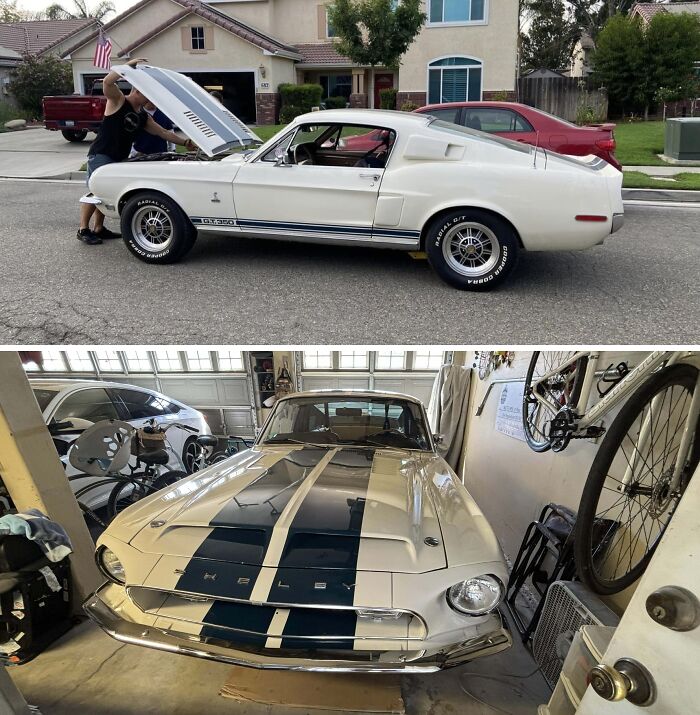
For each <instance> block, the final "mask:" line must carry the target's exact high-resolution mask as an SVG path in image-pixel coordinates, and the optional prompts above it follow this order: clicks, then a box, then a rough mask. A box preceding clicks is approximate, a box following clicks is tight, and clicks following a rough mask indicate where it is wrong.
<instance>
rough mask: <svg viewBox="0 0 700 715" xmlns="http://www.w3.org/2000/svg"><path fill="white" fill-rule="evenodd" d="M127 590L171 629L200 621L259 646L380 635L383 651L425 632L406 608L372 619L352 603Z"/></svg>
mask: <svg viewBox="0 0 700 715" xmlns="http://www.w3.org/2000/svg"><path fill="white" fill-rule="evenodd" d="M128 595H129V597H130V598H131V600H132V601H133V602H134V604H135V605H136V606H138V608H140V609H141V610H142V611H143V612H144V613H148V614H150V615H153V616H157V617H159V619H162V622H163V623H165V622H167V621H173V625H172V629H173V630H178V626H177V623H176V622H181V623H188V624H190V628H192V627H193V626H196V625H200V626H201V630H200V631H199V634H200V635H202V636H204V637H214V638H219V639H222V640H232V641H235V642H236V643H246V644H249V645H260V646H264V645H265V644H266V643H268V639H274V640H275V641H276V644H275V645H276V646H277V647H279V648H286V649H303V648H314V649H318V648H329V649H333V650H338V649H348V650H352V649H353V647H354V642H355V641H356V640H357V639H361V640H362V641H363V642H364V641H366V642H367V643H368V645H369V646H371V641H382V643H381V647H380V648H378V649H379V650H382V651H385V650H387V649H390V650H393V649H405V648H406V646H407V641H420V640H424V639H425V637H426V635H427V629H426V628H425V624H424V623H423V621H422V619H421V618H420V617H419V616H417V615H416V614H413V613H410V612H407V611H405V612H402V613H401V615H400V616H399V617H398V618H391V619H389V618H387V619H385V620H381V619H380V620H375V619H372V618H360V617H358V615H357V613H356V611H355V609H354V608H353V607H343V608H329V607H328V606H293V605H279V606H278V605H274V604H255V603H250V602H247V601H241V600H233V599H231V600H223V599H220V598H211V597H206V596H200V595H198V594H185V593H182V592H177V593H176V592H172V591H162V590H157V589H151V588H143V587H135V586H132V587H130V588H129V589H128ZM363 610H364V609H363ZM370 610H371V609H370ZM181 627H182V626H181ZM409 634H410V635H409ZM392 643H393V644H394V645H393V646H392V645H391V644H392ZM387 644H388V646H387Z"/></svg>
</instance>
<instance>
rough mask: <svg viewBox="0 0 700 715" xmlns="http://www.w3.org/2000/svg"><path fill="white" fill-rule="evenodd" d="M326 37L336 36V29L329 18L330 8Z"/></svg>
mask: <svg viewBox="0 0 700 715" xmlns="http://www.w3.org/2000/svg"><path fill="white" fill-rule="evenodd" d="M326 37H335V30H334V29H333V25H331V21H330V20H329V19H328V10H326Z"/></svg>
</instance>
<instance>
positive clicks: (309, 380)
mask: <svg viewBox="0 0 700 715" xmlns="http://www.w3.org/2000/svg"><path fill="white" fill-rule="evenodd" d="M368 389H369V377H359V376H358V377H345V376H342V375H341V376H335V375H328V376H326V375H318V376H316V375H311V376H309V375H304V390H368Z"/></svg>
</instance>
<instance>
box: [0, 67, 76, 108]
mask: <svg viewBox="0 0 700 715" xmlns="http://www.w3.org/2000/svg"><path fill="white" fill-rule="evenodd" d="M10 92H12V94H14V96H15V98H16V99H17V102H18V104H19V106H20V107H21V108H22V109H24V110H25V111H27V112H30V113H31V115H32V116H34V117H40V116H41V111H42V108H41V100H42V98H43V97H44V96H46V95H47V94H72V92H73V69H72V68H71V64H70V62H66V61H64V60H59V59H58V58H57V57H54V56H53V55H47V56H46V57H31V56H29V55H26V56H25V57H24V59H23V61H22V63H21V64H20V65H18V66H17V67H16V68H15V69H14V71H13V73H12V81H11V83H10Z"/></svg>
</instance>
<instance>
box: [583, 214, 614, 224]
mask: <svg viewBox="0 0 700 715" xmlns="http://www.w3.org/2000/svg"><path fill="white" fill-rule="evenodd" d="M576 220H577V221H594V222H600V223H603V222H604V221H607V220H608V217H607V216H596V215H594V214H579V215H578V216H577V217H576Z"/></svg>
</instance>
